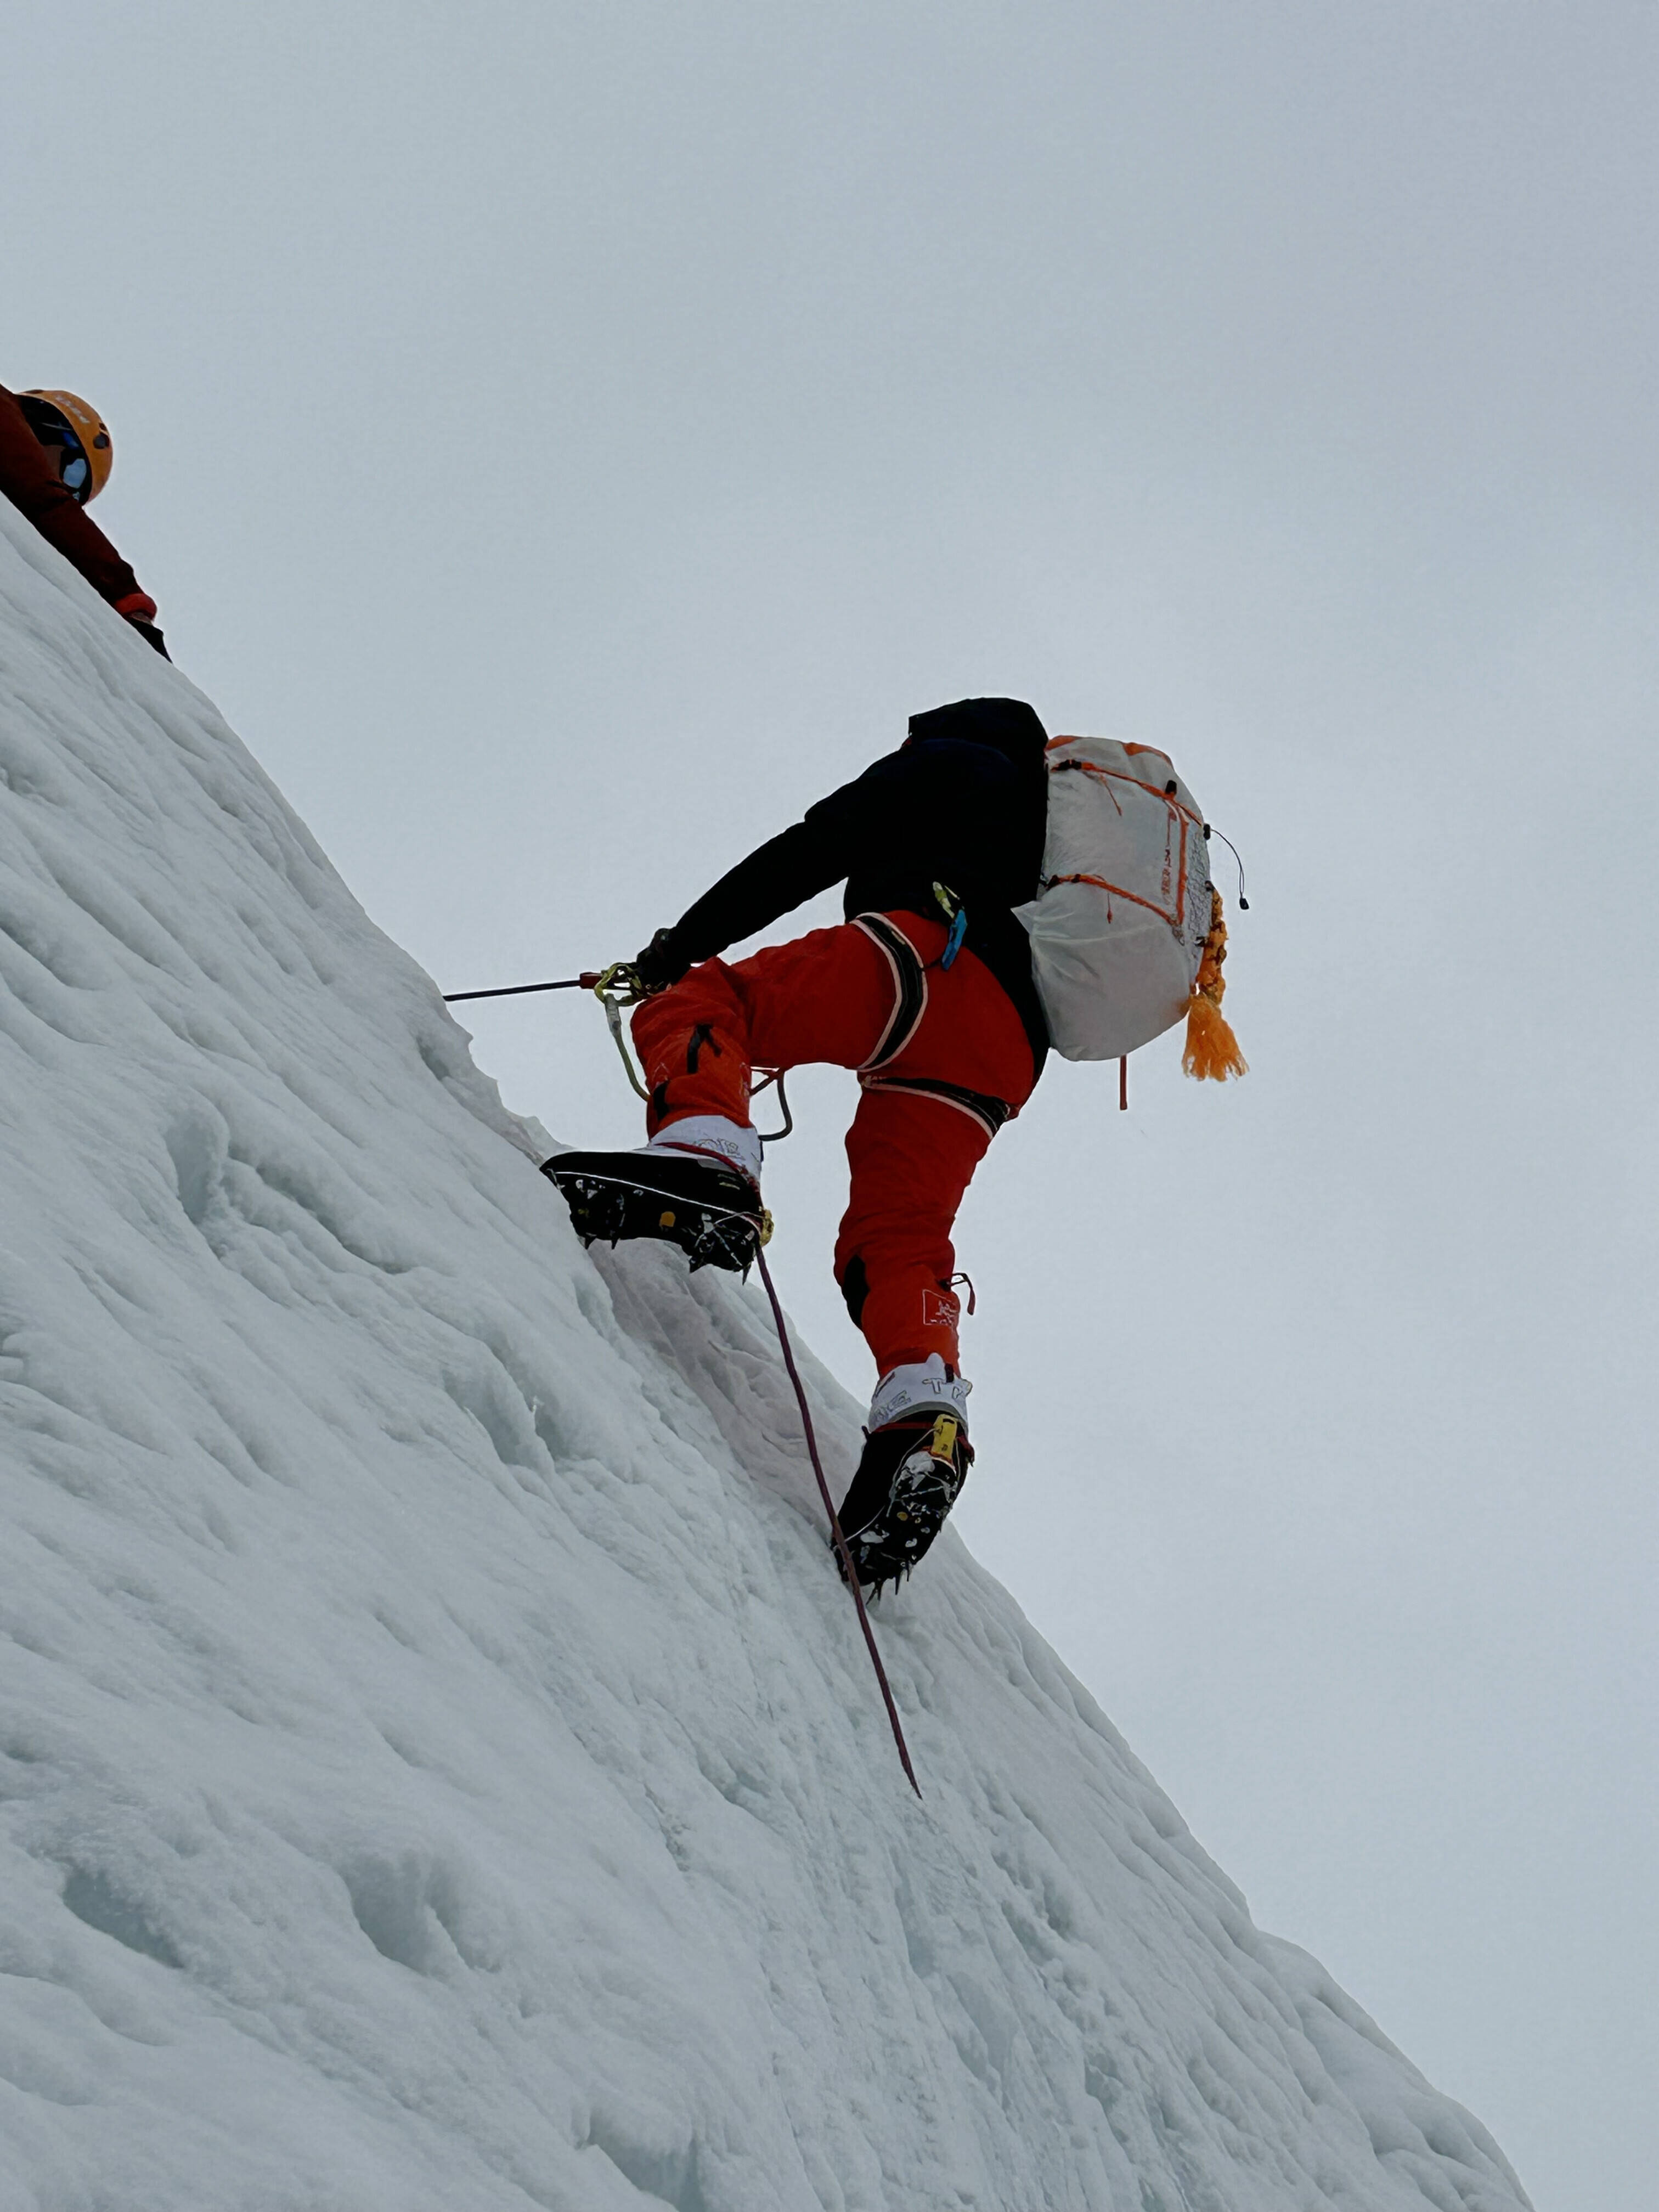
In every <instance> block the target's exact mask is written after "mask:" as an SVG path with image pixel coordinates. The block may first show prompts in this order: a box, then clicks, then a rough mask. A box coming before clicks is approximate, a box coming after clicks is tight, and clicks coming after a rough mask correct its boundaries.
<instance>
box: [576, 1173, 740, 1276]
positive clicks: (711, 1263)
mask: <svg viewBox="0 0 1659 2212" xmlns="http://www.w3.org/2000/svg"><path fill="white" fill-rule="evenodd" d="M542 1173H543V1174H544V1176H547V1177H548V1179H549V1180H550V1182H555V1183H556V1184H557V1185H558V1187H559V1188H560V1190H561V1191H562V1193H563V1194H564V1199H565V1203H566V1204H567V1205H568V1206H569V1208H570V1220H571V1225H572V1226H573V1227H574V1230H575V1231H576V1234H577V1236H578V1237H580V1238H581V1240H582V1243H584V1244H592V1243H594V1242H595V1241H596V1240H598V1239H604V1240H606V1241H608V1242H609V1243H612V1244H615V1243H619V1242H621V1241H623V1239H626V1238H630V1237H653V1238H656V1239H658V1240H659V1241H660V1242H662V1243H668V1244H678V1247H679V1249H680V1250H681V1251H682V1252H684V1255H685V1256H686V1258H687V1259H688V1260H690V1262H691V1266H692V1270H693V1272H694V1273H695V1272H696V1269H697V1268H699V1267H725V1268H726V1269H728V1270H729V1271H730V1273H732V1274H734V1275H746V1274H747V1273H748V1272H749V1270H750V1267H752V1266H753V1264H754V1259H755V1254H756V1253H757V1250H758V1249H760V1247H761V1245H762V1244H763V1243H765V1241H766V1238H767V1237H769V1235H770V1233H771V1226H772V1224H771V1217H770V1216H769V1214H768V1213H767V1212H766V1210H765V1208H764V1207H763V1206H762V1205H761V1202H760V1196H759V1194H758V1192H757V1190H756V1188H755V1186H754V1184H753V1183H751V1182H750V1180H749V1178H748V1176H745V1175H740V1174H739V1173H738V1170H737V1169H736V1168H732V1167H728V1166H727V1165H726V1163H725V1162H724V1161H722V1160H717V1159H714V1158H709V1157H708V1156H707V1155H704V1154H693V1153H690V1152H687V1153H682V1154H675V1153H673V1152H556V1153H555V1154H554V1156H553V1158H551V1159H550V1160H544V1161H543V1162H542Z"/></svg>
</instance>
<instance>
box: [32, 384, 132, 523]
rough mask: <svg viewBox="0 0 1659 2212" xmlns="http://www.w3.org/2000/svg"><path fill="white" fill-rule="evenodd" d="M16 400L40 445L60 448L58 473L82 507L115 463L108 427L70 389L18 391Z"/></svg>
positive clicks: (98, 491)
mask: <svg viewBox="0 0 1659 2212" xmlns="http://www.w3.org/2000/svg"><path fill="white" fill-rule="evenodd" d="M17 404H18V405H19V406H20V407H21V409H22V410H23V412H24V414H25V415H26V416H27V418H28V425H29V428H30V429H31V430H33V433H34V435H35V436H36V437H37V438H38V439H39V440H40V443H41V444H42V445H43V446H49V447H58V448H60V449H61V454H62V458H61V459H59V461H58V476H59V477H61V478H62V480H63V482H64V484H65V485H67V487H68V488H69V489H70V491H72V492H73V493H74V495H75V496H76V499H77V500H78V501H80V503H81V505H82V507H84V506H85V505H86V504H87V502H88V500H94V499H96V498H97V496H98V495H99V493H100V491H102V489H104V486H105V485H106V483H108V482H109V472H110V470H111V469H112V467H113V465H114V463H115V452H114V448H113V447H112V446H111V444H110V441H109V430H108V427H107V426H106V423H105V422H104V419H103V417H102V416H100V414H99V412H98V410H97V409H96V408H95V407H88V404H87V403H86V401H85V400H84V399H82V398H80V397H79V396H78V395H77V394H76V393H75V392H19V393H18V395H17Z"/></svg>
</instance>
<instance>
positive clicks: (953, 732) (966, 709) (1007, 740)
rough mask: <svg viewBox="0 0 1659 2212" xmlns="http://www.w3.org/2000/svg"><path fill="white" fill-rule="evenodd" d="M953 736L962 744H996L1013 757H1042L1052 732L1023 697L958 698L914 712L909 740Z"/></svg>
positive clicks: (1010, 757) (1000, 749)
mask: <svg viewBox="0 0 1659 2212" xmlns="http://www.w3.org/2000/svg"><path fill="white" fill-rule="evenodd" d="M927 738H955V739H956V740H957V743H958V744H972V745H994V746H995V747H996V749H997V750H998V751H999V752H1000V753H1005V754H1006V756H1007V757H1008V758H1009V759H1010V760H1012V761H1016V762H1019V763H1024V762H1027V761H1030V760H1034V759H1035V760H1041V759H1042V755H1043V753H1044V751H1045V750H1046V749H1047V746H1048V732H1047V731H1046V730H1045V729H1044V728H1043V726H1042V723H1041V722H1040V721H1039V720H1037V713H1036V708H1035V707H1028V706H1027V705H1026V703H1025V702H1024V700H1023V699H958V700H957V702H956V703H955V705H954V706H951V707H930V708H928V709H927V713H926V714H912V715H911V717H910V735H909V738H908V743H910V744H918V743H921V742H924V741H925V740H926V739H927Z"/></svg>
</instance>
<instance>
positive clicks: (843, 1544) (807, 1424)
mask: <svg viewBox="0 0 1659 2212" xmlns="http://www.w3.org/2000/svg"><path fill="white" fill-rule="evenodd" d="M755 1257H756V1258H757V1260H758V1261H759V1262H760V1272H761V1280H762V1282H763V1283H764V1284H765V1285H766V1295H767V1297H769V1298H770V1300H771V1301H772V1318H773V1320H774V1321H775V1322H776V1323H777V1325H778V1342H779V1343H780V1344H781V1346H783V1364H784V1365H785V1366H786V1367H787V1369H788V1370H789V1380H790V1381H791V1382H792V1383H793V1384H794V1386H795V1399H796V1402H797V1403H798V1404H799V1407H800V1425H801V1426H802V1428H803V1429H805V1431H806V1449H807V1451H808V1453H809V1454H810V1455H811V1462H812V1472H813V1474H815V1475H817V1479H818V1495H819V1497H820V1498H823V1510H824V1511H825V1512H826V1513H827V1514H828V1515H829V1533H830V1534H831V1535H832V1536H833V1537H834V1538H835V1540H836V1550H837V1551H838V1552H839V1553H841V1559H842V1566H843V1567H844V1568H845V1570H846V1572H847V1583H848V1589H850V1590H851V1591H852V1593H853V1602H854V1604H855V1605H856V1606H857V1607H858V1609H859V1626H860V1628H861V1629H862V1630H863V1631H864V1640H865V1642H866V1644H868V1645H869V1647H870V1663H871V1665H872V1667H873V1668H875V1670H876V1680H877V1681H878V1682H879V1683H880V1684H881V1694H882V1701H883V1703H884V1705H886V1707H887V1717H888V1719H889V1720H890V1721H891V1723H893V1741H894V1742H895V1743H896V1745H897V1746H898V1755H899V1758H900V1759H901V1760H902V1762H903V1765H904V1771H905V1772H906V1774H907V1775H908V1777H909V1778H910V1787H911V1788H912V1789H913V1790H915V1793H916V1795H917V1796H918V1797H920V1796H921V1783H920V1782H918V1781H917V1779H916V1770H915V1767H914V1766H912V1765H911V1764H910V1753H909V1752H908V1750H907V1749H906V1747H905V1742H904V1730H903V1729H902V1728H901V1727H900V1726H899V1717H898V1707H897V1706H896V1705H895V1704H894V1703H893V1692H891V1690H890V1689H889V1687H888V1686H887V1669H886V1668H884V1666H883V1665H882V1663H881V1654H880V1652H879V1651H878V1650H877V1649H876V1632H875V1631H874V1629H872V1627H871V1626H870V1615H869V1613H867V1612H866V1610H865V1604H864V1592H863V1591H862V1590H861V1589H860V1588H859V1578H858V1571H857V1569H856V1568H855V1567H854V1565H853V1555H852V1553H850V1552H849V1551H848V1548H847V1539H846V1537H845V1536H843V1535H842V1533H841V1520H840V1517H839V1516H838V1515H837V1514H836V1508H835V1504H834V1503H833V1501H832V1500H831V1498H830V1496H829V1484H828V1483H827V1482H826V1481H825V1480H824V1479H823V1461H822V1460H820V1459H819V1457H818V1440H817V1437H815V1436H814V1435H813V1433H812V1416H811V1413H810V1412H809V1411H808V1410H807V1404H806V1393H805V1390H804V1389H802V1387H801V1379H800V1376H799V1373H798V1371H797V1370H796V1367H795V1355H794V1353H793V1352H792V1351H791V1350H790V1348H789V1331H788V1329H787V1328H786V1327H785V1326H784V1319H783V1308H782V1307H781V1305H780V1304H778V1294H777V1292H776V1291H775V1289H774V1288H773V1286H772V1271H771V1269H770V1268H769V1267H768V1266H767V1264H766V1255H765V1253H764V1252H763V1251H760V1250H758V1249H757V1251H756V1254H755Z"/></svg>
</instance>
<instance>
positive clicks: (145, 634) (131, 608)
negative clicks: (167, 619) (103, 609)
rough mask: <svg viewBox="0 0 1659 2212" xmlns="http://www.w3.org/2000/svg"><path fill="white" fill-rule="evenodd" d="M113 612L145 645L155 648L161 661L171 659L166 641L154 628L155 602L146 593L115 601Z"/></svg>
mask: <svg viewBox="0 0 1659 2212" xmlns="http://www.w3.org/2000/svg"><path fill="white" fill-rule="evenodd" d="M115 611H116V613H117V614H118V615H119V616H120V617H121V618H122V620H123V621H124V622H129V623H131V624H132V627H133V628H134V629H136V630H137V633H138V635H139V636H140V637H142V638H143V641H144V643H145V644H146V645H149V646H154V647H155V650H156V652H157V653H160V654H161V658H162V659H163V660H171V659H172V658H173V655H172V654H171V653H169V652H168V651H167V640H166V639H165V638H164V637H163V636H162V635H161V631H160V630H159V629H156V627H155V600H154V599H151V597H150V595H149V592H128V594H127V596H126V597H125V599H117V600H116V602H115Z"/></svg>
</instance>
